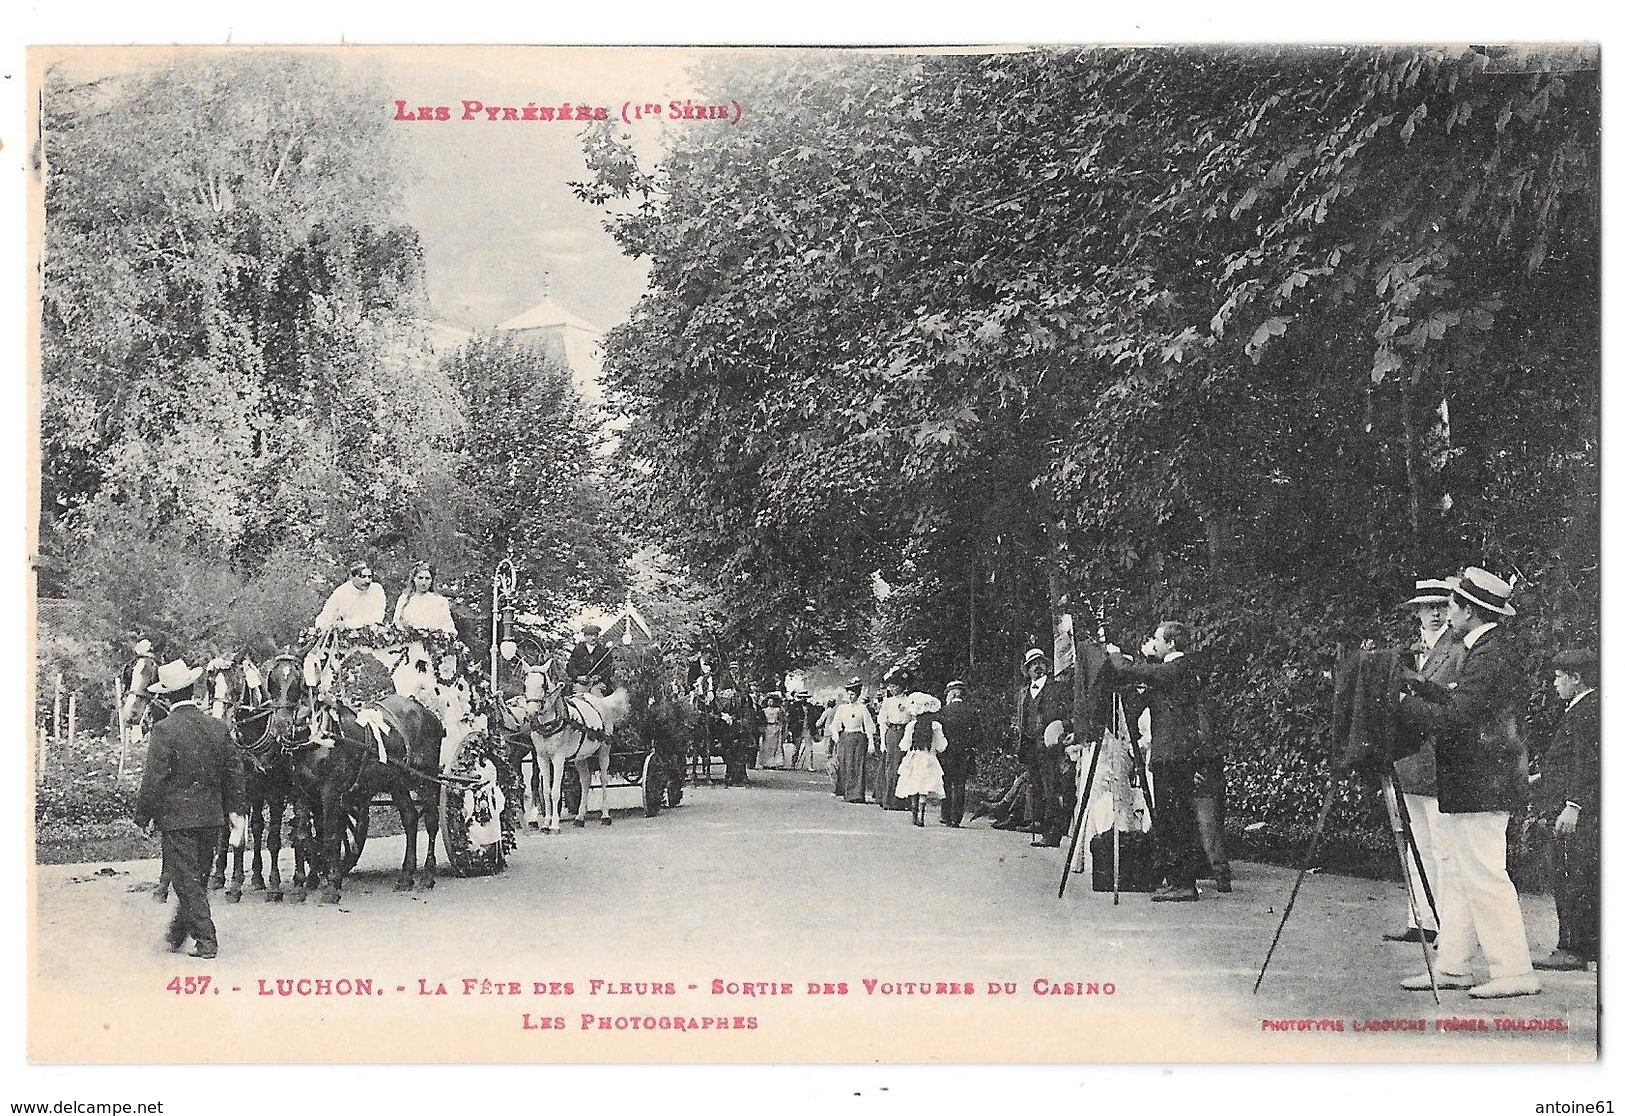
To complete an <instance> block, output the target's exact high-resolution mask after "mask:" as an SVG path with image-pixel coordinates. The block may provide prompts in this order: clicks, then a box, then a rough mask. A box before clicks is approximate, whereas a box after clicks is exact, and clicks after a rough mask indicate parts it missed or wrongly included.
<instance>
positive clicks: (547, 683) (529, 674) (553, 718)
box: [524, 659, 570, 727]
mask: <svg viewBox="0 0 1625 1116" xmlns="http://www.w3.org/2000/svg"><path fill="white" fill-rule="evenodd" d="M553 666H554V664H553V661H552V660H551V659H549V660H547V661H545V662H544V663H542V664H541V665H539V666H533V667H527V668H526V669H525V704H524V709H525V722H526V724H528V725H530V726H533V727H534V726H536V725H541V724H551V723H557V722H558V721H559V720H561V719H563V717H564V699H565V696H566V694H567V692H568V691H569V689H570V683H569V680H568V679H565V678H563V677H560V678H554V677H553Z"/></svg>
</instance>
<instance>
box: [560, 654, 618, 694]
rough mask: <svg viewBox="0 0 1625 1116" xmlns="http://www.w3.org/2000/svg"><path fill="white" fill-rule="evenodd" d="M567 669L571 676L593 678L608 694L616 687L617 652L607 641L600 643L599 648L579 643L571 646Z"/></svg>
mask: <svg viewBox="0 0 1625 1116" xmlns="http://www.w3.org/2000/svg"><path fill="white" fill-rule="evenodd" d="M565 671H566V673H567V674H568V675H569V676H570V677H571V678H591V679H593V680H594V681H596V682H598V684H599V685H601V686H602V687H603V688H604V693H606V694H607V693H609V692H610V691H611V690H613V689H614V688H615V652H614V650H613V649H612V648H611V647H610V645H609V644H607V643H599V645H598V648H597V650H592V649H590V648H588V646H587V645H586V644H585V643H578V644H576V645H575V646H574V647H572V648H570V661H569V663H568V664H566V666H565Z"/></svg>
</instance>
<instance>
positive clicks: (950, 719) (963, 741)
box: [937, 679, 977, 829]
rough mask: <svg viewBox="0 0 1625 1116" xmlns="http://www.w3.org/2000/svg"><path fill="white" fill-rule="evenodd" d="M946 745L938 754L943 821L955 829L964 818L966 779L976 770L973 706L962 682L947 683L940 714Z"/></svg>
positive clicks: (975, 728) (975, 726)
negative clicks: (967, 697)
mask: <svg viewBox="0 0 1625 1116" xmlns="http://www.w3.org/2000/svg"><path fill="white" fill-rule="evenodd" d="M939 722H940V723H941V725H942V733H943V735H944V736H945V737H947V738H948V746H947V747H946V748H944V749H943V750H942V754H941V755H940V756H938V757H937V759H938V761H939V762H941V764H942V787H943V795H942V824H943V825H947V826H952V827H953V828H955V829H958V828H959V826H960V823H961V822H962V821H964V818H965V782H966V780H967V779H969V778H970V776H971V775H972V774H973V773H974V772H975V771H976V743H977V740H976V737H977V715H976V709H975V707H974V706H972V705H971V703H970V702H968V701H966V700H965V683H963V682H961V681H959V680H958V679H955V680H954V681H952V682H950V683H948V688H947V692H946V694H945V695H944V696H943V704H942V714H941V716H940V717H939Z"/></svg>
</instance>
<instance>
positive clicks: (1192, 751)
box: [1112, 653, 1203, 768]
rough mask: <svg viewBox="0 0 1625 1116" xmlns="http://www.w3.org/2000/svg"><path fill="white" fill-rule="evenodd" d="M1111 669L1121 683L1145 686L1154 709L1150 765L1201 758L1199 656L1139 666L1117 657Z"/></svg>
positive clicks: (1163, 765)
mask: <svg viewBox="0 0 1625 1116" xmlns="http://www.w3.org/2000/svg"><path fill="white" fill-rule="evenodd" d="M1112 667H1113V669H1114V670H1115V671H1116V672H1117V680H1118V682H1119V683H1120V684H1122V685H1125V686H1133V685H1136V684H1141V683H1143V684H1144V685H1145V686H1146V691H1147V692H1146V703H1147V704H1148V705H1149V706H1150V707H1151V766H1152V767H1153V768H1158V767H1168V766H1170V765H1172V764H1179V763H1188V762H1191V761H1192V760H1195V759H1199V758H1201V753H1202V751H1203V749H1202V747H1201V743H1202V737H1201V729H1200V724H1199V718H1198V716H1197V706H1198V703H1199V701H1200V699H1201V695H1202V673H1201V669H1200V666H1199V664H1198V662H1197V657H1196V656H1194V655H1192V654H1188V653H1187V654H1184V655H1181V656H1179V657H1178V658H1177V659H1172V660H1169V661H1168V662H1164V663H1151V662H1138V663H1137V662H1130V661H1129V660H1128V659H1127V658H1125V657H1124V656H1123V655H1121V654H1115V655H1113V656H1112ZM1126 704H1127V703H1125V705H1126ZM1130 727H1131V729H1132V722H1131V723H1130Z"/></svg>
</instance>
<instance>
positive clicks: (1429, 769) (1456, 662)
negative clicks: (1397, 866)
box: [1383, 579, 1467, 942]
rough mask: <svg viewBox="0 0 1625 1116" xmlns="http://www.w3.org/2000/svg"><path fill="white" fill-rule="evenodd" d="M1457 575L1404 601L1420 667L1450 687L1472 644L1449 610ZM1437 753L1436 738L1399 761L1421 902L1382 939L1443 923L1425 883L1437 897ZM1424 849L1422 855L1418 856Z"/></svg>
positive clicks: (1429, 931) (1429, 935)
mask: <svg viewBox="0 0 1625 1116" xmlns="http://www.w3.org/2000/svg"><path fill="white" fill-rule="evenodd" d="M1453 581H1454V579H1451V580H1449V581H1444V580H1432V579H1430V580H1422V581H1418V582H1417V583H1416V596H1414V597H1412V598H1411V599H1410V600H1408V601H1406V602H1405V605H1406V607H1407V608H1413V609H1415V610H1416V622H1417V626H1418V628H1419V629H1420V630H1419V632H1418V634H1417V639H1416V642H1415V643H1413V644H1411V654H1412V655H1414V656H1415V664H1416V671H1417V673H1418V674H1420V675H1421V676H1422V677H1423V678H1425V679H1427V680H1428V681H1430V682H1437V683H1438V684H1439V685H1441V686H1449V685H1450V683H1452V682H1454V681H1456V679H1457V678H1458V677H1459V676H1460V675H1461V664H1462V661H1463V660H1464V659H1465V658H1466V657H1467V649H1466V648H1465V647H1463V646H1462V644H1461V636H1460V635H1459V634H1458V633H1457V632H1456V631H1455V630H1454V629H1452V628H1451V627H1450V624H1449V620H1448V614H1449V607H1450V593H1451V591H1452V590H1453V589H1454V588H1455V586H1454V584H1453ZM1438 781H1439V776H1438V768H1437V757H1436V753H1435V749H1434V742H1433V740H1432V739H1431V738H1427V739H1424V740H1423V741H1422V750H1421V751H1419V752H1417V753H1416V754H1415V755H1414V756H1406V757H1405V758H1404V759H1402V760H1400V761H1398V762H1397V763H1395V764H1394V784H1395V786H1396V787H1397V788H1398V789H1399V792H1400V793H1401V794H1403V795H1404V797H1405V813H1406V814H1407V815H1408V816H1409V817H1410V820H1411V834H1412V836H1413V837H1414V838H1415V840H1416V848H1415V850H1414V851H1412V852H1411V854H1410V855H1409V856H1407V857H1406V858H1405V868H1406V870H1407V871H1408V872H1409V873H1410V876H1411V888H1410V893H1411V894H1412V895H1414V896H1415V897H1416V907H1415V908H1414V909H1412V910H1410V911H1409V912H1408V914H1407V917H1406V922H1405V926H1404V928H1403V929H1400V930H1390V931H1388V933H1386V934H1384V935H1383V938H1384V939H1385V940H1387V941H1390V942H1417V941H1422V940H1423V939H1426V940H1427V941H1430V942H1431V941H1432V940H1433V939H1434V937H1435V936H1436V935H1437V933H1438V930H1439V926H1438V923H1437V922H1435V921H1434V918H1433V910H1432V908H1431V907H1430V906H1429V905H1428V901H1427V889H1425V888H1424V887H1423V886H1422V873H1423V872H1426V873H1427V882H1428V885H1429V887H1431V888H1432V889H1433V893H1434V901H1435V902H1437V901H1438V889H1439V869H1438V865H1437V864H1436V863H1435V862H1434V859H1433V831H1434V830H1435V829H1436V828H1437V827H1438V824H1439V823H1438V818H1439V789H1438ZM1418 854H1420V858H1418Z"/></svg>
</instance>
